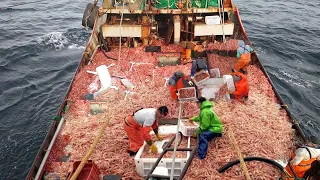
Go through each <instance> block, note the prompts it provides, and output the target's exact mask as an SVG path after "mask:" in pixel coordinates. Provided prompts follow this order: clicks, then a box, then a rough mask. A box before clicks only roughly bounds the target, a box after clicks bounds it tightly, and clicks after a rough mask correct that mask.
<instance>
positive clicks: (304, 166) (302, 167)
mask: <svg viewBox="0 0 320 180" xmlns="http://www.w3.org/2000/svg"><path fill="white" fill-rule="evenodd" d="M306 149H307V148H306ZM307 150H308V149H307ZM308 152H309V150H308ZM309 154H310V159H309V160H307V161H301V162H300V163H299V164H298V165H292V168H293V169H294V170H295V172H296V174H297V176H298V178H303V175H304V173H305V172H306V171H307V170H308V169H310V167H311V163H312V162H313V161H315V160H316V158H311V153H310V152H309ZM295 156H296V155H295V154H294V153H293V155H292V157H291V158H292V159H293V158H294V157H295ZM289 163H290V162H289ZM285 170H286V171H287V172H288V173H289V174H290V175H291V177H285V175H282V177H283V178H284V179H285V180H294V175H293V172H292V171H291V169H290V167H289V165H287V166H286V168H285Z"/></svg>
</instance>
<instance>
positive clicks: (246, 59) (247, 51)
mask: <svg viewBox="0 0 320 180" xmlns="http://www.w3.org/2000/svg"><path fill="white" fill-rule="evenodd" d="M238 46H239V48H238V49H237V57H238V58H239V60H238V61H237V63H236V65H235V67H234V68H235V70H236V71H240V70H243V71H244V72H245V73H246V72H247V67H248V65H249V63H250V61H251V52H253V49H252V48H251V47H250V46H249V45H246V44H245V43H244V41H242V40H240V41H238Z"/></svg>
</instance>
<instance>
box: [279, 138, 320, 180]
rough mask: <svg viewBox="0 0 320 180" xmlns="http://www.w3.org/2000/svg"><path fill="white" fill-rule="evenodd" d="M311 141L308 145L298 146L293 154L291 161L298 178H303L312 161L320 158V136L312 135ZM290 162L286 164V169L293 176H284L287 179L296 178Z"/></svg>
mask: <svg viewBox="0 0 320 180" xmlns="http://www.w3.org/2000/svg"><path fill="white" fill-rule="evenodd" d="M310 141H311V143H309V144H307V145H306V146H301V147H300V148H298V149H297V150H296V151H295V152H294V154H293V155H292V157H291V159H292V160H291V161H290V162H289V163H290V164H291V166H292V168H293V169H294V171H295V173H296V174H297V176H298V178H302V177H303V176H304V174H305V172H306V171H307V170H309V169H310V168H311V164H312V162H314V161H316V160H317V158H320V147H319V144H320V140H319V138H317V137H315V136H311V138H310ZM289 163H288V165H287V166H286V168H285V170H286V171H287V173H289V175H290V176H291V177H285V176H283V178H284V179H285V180H293V179H294V173H293V172H292V171H291V169H290V166H289ZM309 173H310V172H309ZM309 173H308V175H309Z"/></svg>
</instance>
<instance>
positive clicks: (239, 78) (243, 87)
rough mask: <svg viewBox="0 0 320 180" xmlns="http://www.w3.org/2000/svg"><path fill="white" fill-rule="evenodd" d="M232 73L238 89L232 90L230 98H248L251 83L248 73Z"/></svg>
mask: <svg viewBox="0 0 320 180" xmlns="http://www.w3.org/2000/svg"><path fill="white" fill-rule="evenodd" d="M231 75H232V78H233V82H234V86H235V89H236V90H235V91H234V92H230V98H231V99H236V100H239V99H243V98H244V99H247V98H248V94H249V85H248V80H247V77H246V75H244V74H243V73H241V72H233V73H231Z"/></svg>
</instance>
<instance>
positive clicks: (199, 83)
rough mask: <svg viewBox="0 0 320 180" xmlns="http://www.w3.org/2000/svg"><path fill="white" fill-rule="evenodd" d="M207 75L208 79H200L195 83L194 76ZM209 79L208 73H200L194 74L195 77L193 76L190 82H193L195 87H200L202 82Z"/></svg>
mask: <svg viewBox="0 0 320 180" xmlns="http://www.w3.org/2000/svg"><path fill="white" fill-rule="evenodd" d="M204 73H205V74H207V75H208V77H206V78H204V79H202V80H200V81H196V78H195V77H196V76H199V75H201V74H204ZM209 78H210V74H209V73H208V72H202V73H196V74H195V75H194V77H192V80H193V82H194V84H195V85H197V86H200V85H202V83H203V82H205V81H206V80H208V79H209Z"/></svg>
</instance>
